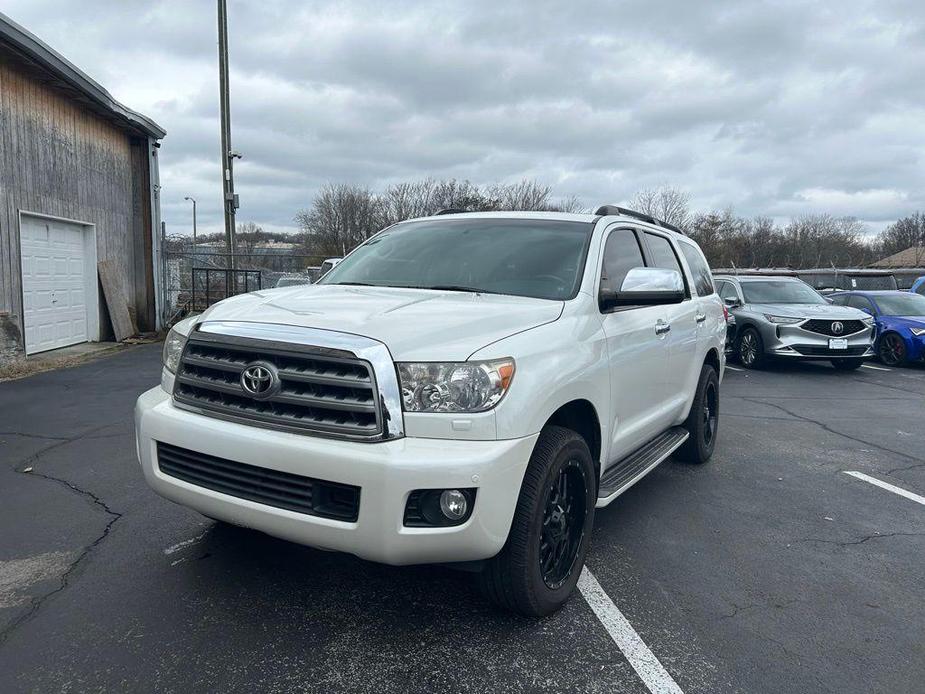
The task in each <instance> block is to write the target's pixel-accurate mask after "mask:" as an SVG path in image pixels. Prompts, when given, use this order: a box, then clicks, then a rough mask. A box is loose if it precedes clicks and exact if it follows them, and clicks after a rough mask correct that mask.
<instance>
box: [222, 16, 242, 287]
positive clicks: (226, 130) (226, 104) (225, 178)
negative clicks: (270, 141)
mask: <svg viewBox="0 0 925 694" xmlns="http://www.w3.org/2000/svg"><path fill="white" fill-rule="evenodd" d="M218 89H219V106H220V111H221V121H222V192H223V201H222V202H223V206H224V208H225V246H226V248H227V252H228V254H229V255H228V258H229V261H230V262H229V265H228V267H230V268H231V269H232V270H234V269H235V267H236V265H237V263H236V262H235V252H236V245H237V244H236V243H235V223H234V215H235V210H237V208H238V196H236V195H235V194H234V166H233V162H234V159H235V157H240V156H241V155H240V154H238V153H236V152H234V151H232V149H231V104H230V96H229V91H228V8H227V6H226V2H225V0H218Z"/></svg>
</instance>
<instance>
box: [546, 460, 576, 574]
mask: <svg viewBox="0 0 925 694" xmlns="http://www.w3.org/2000/svg"><path fill="white" fill-rule="evenodd" d="M586 491H587V481H586V480H585V474H584V470H583V469H582V467H581V464H580V463H579V462H578V461H577V460H574V459H572V460H569V461H568V462H567V463H566V464H565V465H563V466H562V468H560V470H559V474H558V475H557V476H556V478H555V480H554V481H553V483H552V486H551V487H550V488H549V490H548V491H547V492H546V504H545V507H544V509H543V529H542V531H541V533H540V552H539V560H540V573H541V574H542V575H543V582H544V583H545V584H546V586H547V587H548V588H550V589H553V590H555V589H556V588H559V587H561V586H562V584H563V583H565V581H566V580H567V579H568V577H569V576H571V574H572V571H573V570H574V568H575V562H576V560H577V559H578V550H579V548H580V547H581V541H582V538H583V537H584V527H585V516H586V515H587V513H588V508H587V504H586V500H587V493H586Z"/></svg>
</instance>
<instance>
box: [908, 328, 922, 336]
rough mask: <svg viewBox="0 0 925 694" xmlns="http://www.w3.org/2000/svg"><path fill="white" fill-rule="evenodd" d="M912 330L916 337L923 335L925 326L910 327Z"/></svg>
mask: <svg viewBox="0 0 925 694" xmlns="http://www.w3.org/2000/svg"><path fill="white" fill-rule="evenodd" d="M910 330H912V334H913V335H915V336H916V337H922V335H925V328H910Z"/></svg>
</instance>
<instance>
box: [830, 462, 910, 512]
mask: <svg viewBox="0 0 925 694" xmlns="http://www.w3.org/2000/svg"><path fill="white" fill-rule="evenodd" d="M842 472H844V473H845V474H846V475H851V476H852V477H857V478H858V479H859V480H864V481H865V482H869V483H870V484H873V485H874V486H877V487H880V488H881V489H886V490H887V491H888V492H893V493H894V494H899V495H900V496H904V497H906V498H907V499H911V500H912V501H915V502H916V503H919V504H922V506H925V496H919V495H918V494H913V493H912V492H908V491H906V490H905V489H903V488H902V487H897V486H896V485H893V484H889V483H888V482H883V481H881V480H878V479H877V478H876V477H871V476H870V475H865V474H864V473H863V472H855V471H854V470H843V471H842Z"/></svg>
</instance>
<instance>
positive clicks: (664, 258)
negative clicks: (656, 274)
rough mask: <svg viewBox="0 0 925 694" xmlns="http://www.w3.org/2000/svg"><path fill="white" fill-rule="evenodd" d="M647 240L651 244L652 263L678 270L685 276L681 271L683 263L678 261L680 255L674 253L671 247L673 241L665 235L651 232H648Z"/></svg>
mask: <svg viewBox="0 0 925 694" xmlns="http://www.w3.org/2000/svg"><path fill="white" fill-rule="evenodd" d="M646 242H647V243H648V244H649V250H650V251H652V264H653V265H655V267H663V268H666V269H668V270H677V271H678V272H680V273H681V276H682V277H683V276H684V273H683V272H682V271H681V265H680V263H678V257H677V256H676V255H675V254H674V249H673V248H672V247H671V241H669V240H668V239H666V238H665V237H664V236H658V235H656V234H650V233H648V232H646Z"/></svg>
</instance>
